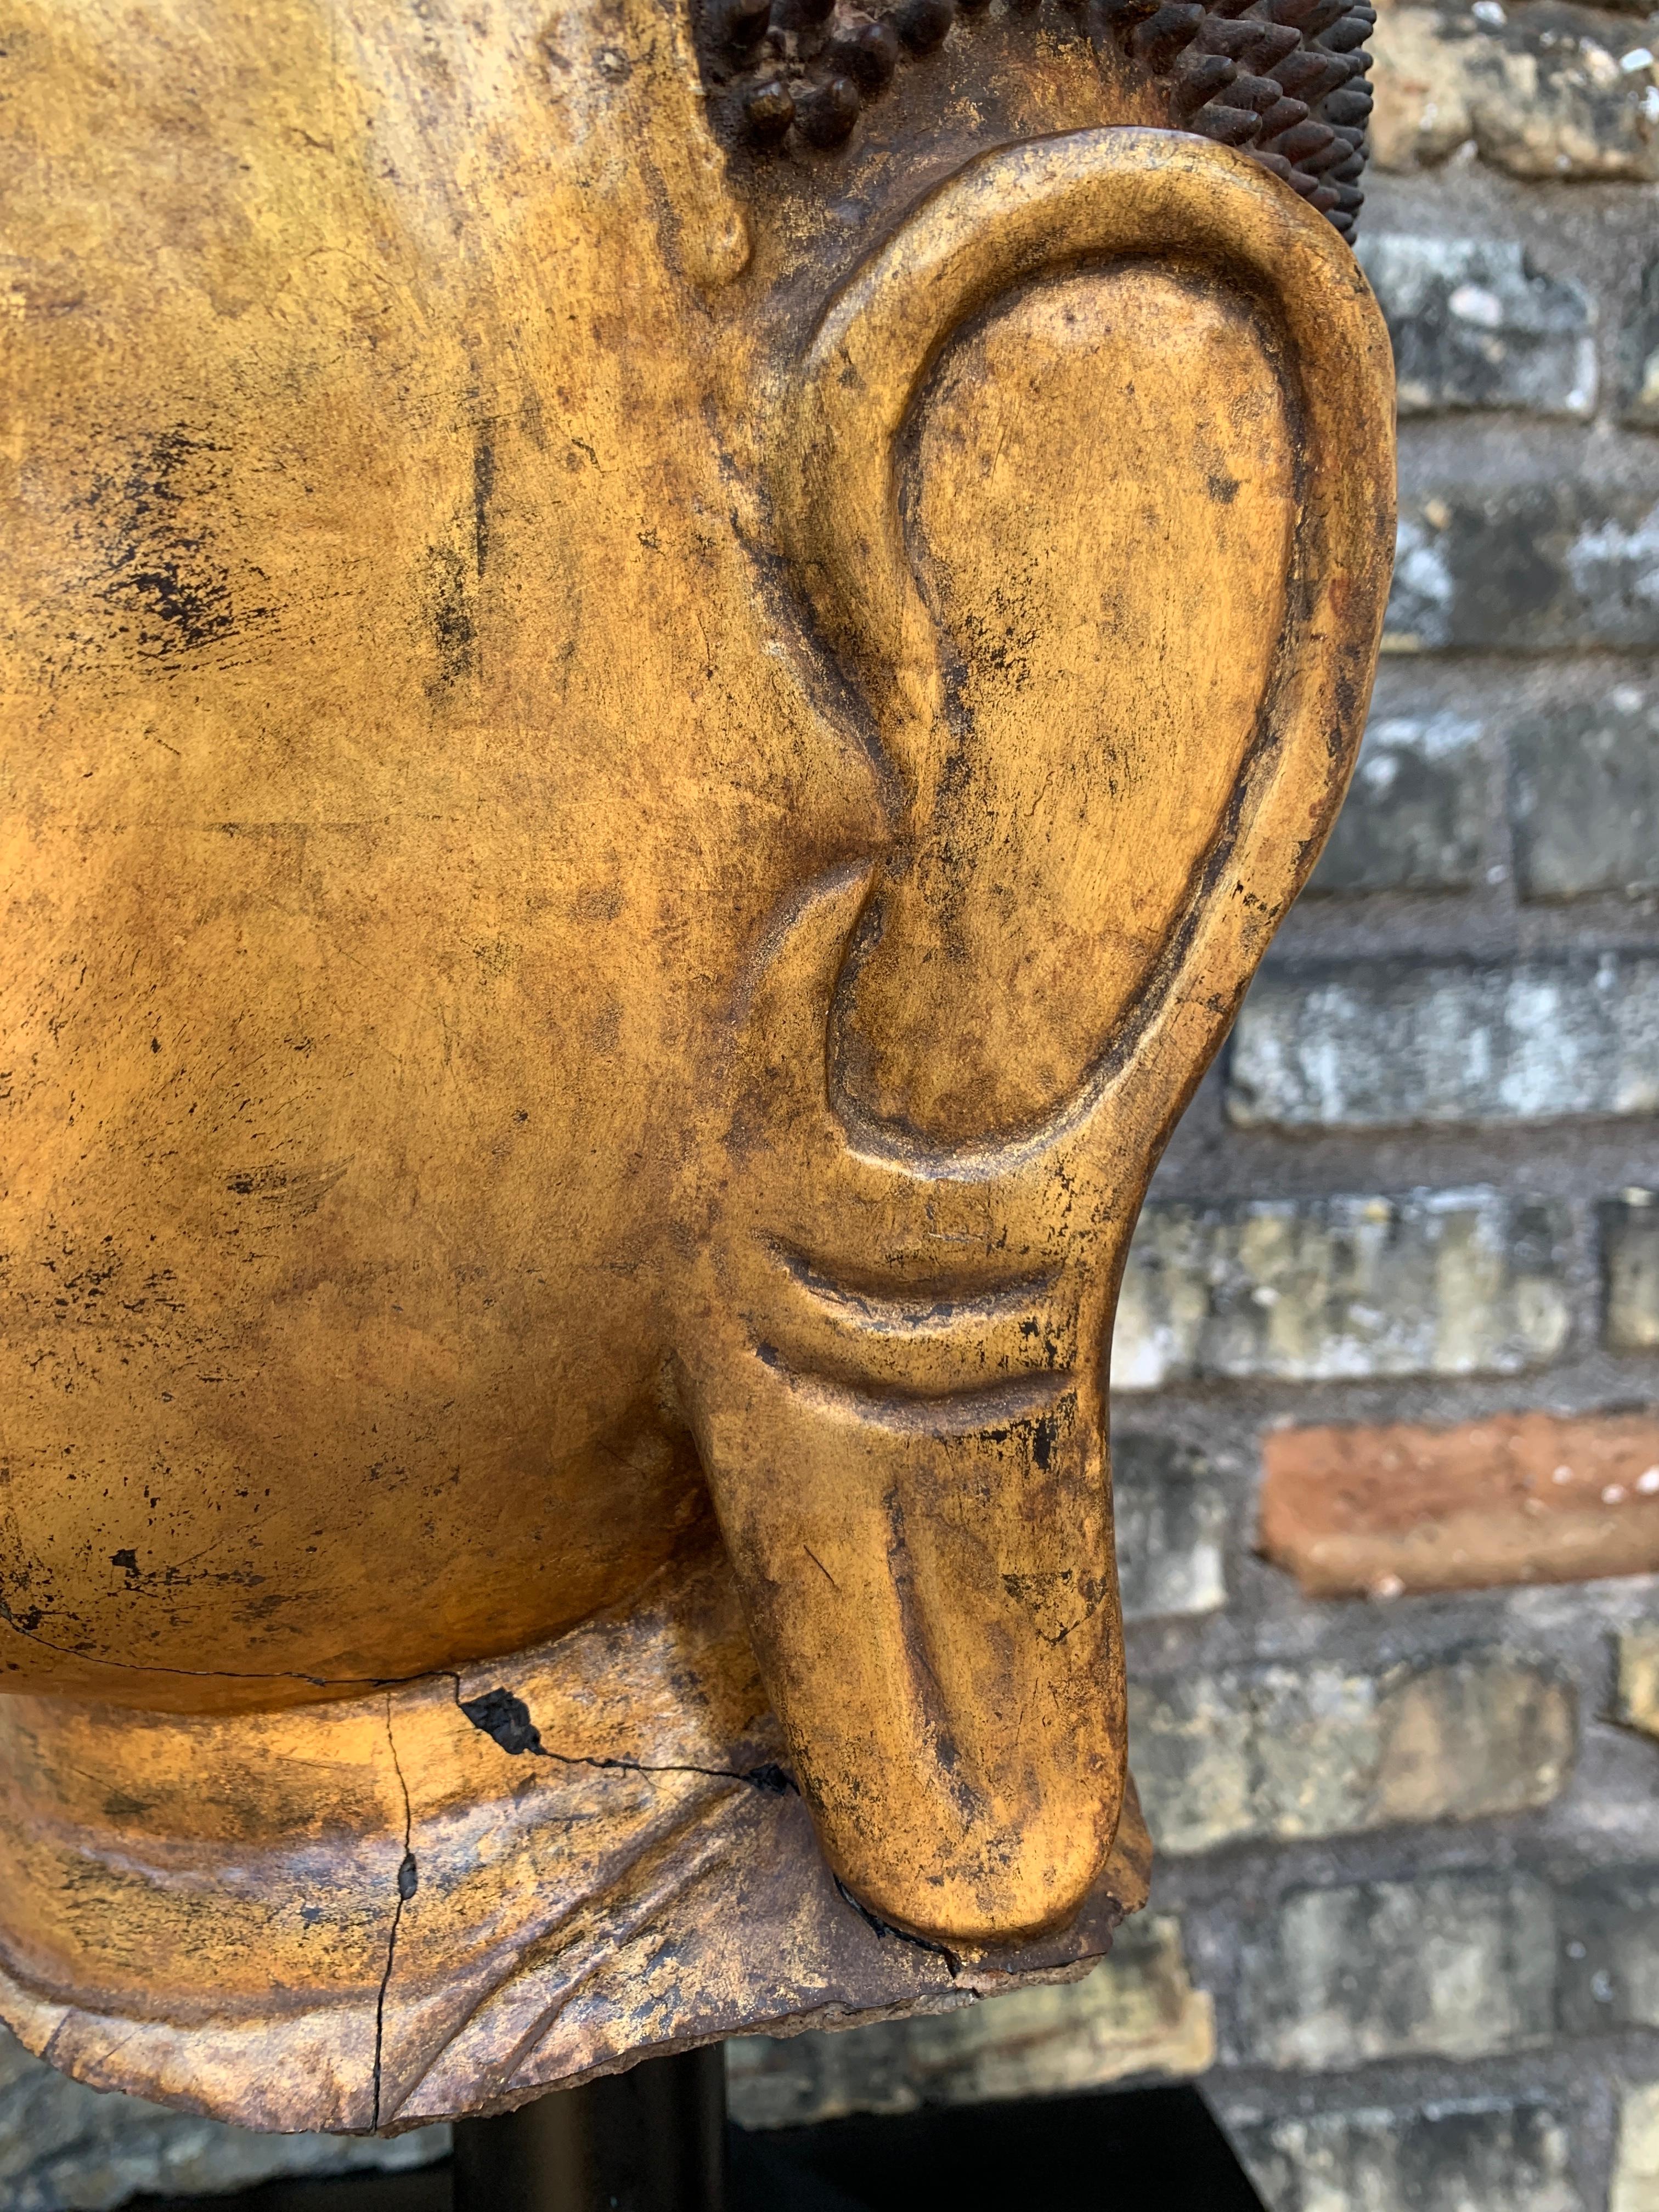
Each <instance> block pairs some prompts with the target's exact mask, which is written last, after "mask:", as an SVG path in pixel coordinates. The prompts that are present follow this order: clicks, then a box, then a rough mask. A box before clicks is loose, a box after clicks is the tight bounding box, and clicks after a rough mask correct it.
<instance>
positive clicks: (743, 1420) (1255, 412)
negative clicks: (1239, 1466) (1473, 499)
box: [0, 0, 1391, 2128]
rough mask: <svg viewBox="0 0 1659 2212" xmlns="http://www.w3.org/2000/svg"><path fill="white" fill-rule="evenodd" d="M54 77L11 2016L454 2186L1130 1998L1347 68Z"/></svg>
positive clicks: (265, 52)
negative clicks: (839, 2020)
mask: <svg viewBox="0 0 1659 2212" xmlns="http://www.w3.org/2000/svg"><path fill="white" fill-rule="evenodd" d="M0 14H3V18H4V22H5V29H6V36H5V39H4V41H3V48H4V59H3V62H0V70H3V72H4V74H5V76H7V78H8V79H9V81H10V82H9V100H8V103H7V110H6V112H7V114H8V116H9V118H10V119H9V123H8V125H7V129H8V131H9V133H10V142H9V148H8V150H7V153H6V156H5V159H6V164H7V179H6V181H7V190H6V194H5V200H6V206H7V213H6V216H5V217H4V224H5V228H6V232H7V244H6V251H7V253H8V255H9V263H8V267H9V272H10V273H9V291H8V299H9V310H10V313H9V341H8V344H9V366H8V370H7V375H6V389H7V398H8V400H9V405H10V407H11V410H12V416H13V422H12V427H11V430H10V435H9V443H8V447H7V453H8V466H9V469H10V470H11V471H12V474H13V479H14V499H13V502H12V505H11V507H10V513H11V516H12V520H11V523H10V525H9V548H8V560H7V563H6V568H5V574H4V576H3V580H0V593H3V599H4V606H5V622H4V630H5V636H6V641H7V665H6V671H5V677H4V693H3V714H4V718H5V728H6V739H5V748H4V757H5V763H6V776H7V798H8V807H7V822H6V830H5V859H6V890H5V896H6V902H7V903H6V914H7V934H6V945H7V950H6V954H5V959H4V976H3V981H4V990H5V1017H4V1052H3V1055H0V1060H3V1066H4V1067H5V1069H6V1071H7V1073H6V1076H5V1082H4V1085H3V1086H0V1087H3V1089H4V1092H5V1117H6V1118H5V1121H4V1124H3V1126H4V1130H5V1143H4V1176H3V1184H4V1191H3V1199H0V1207H3V1235H0V1255H3V1282H4V1291H3V1296H4V1308H3V1315H0V1341H3V1349H0V1375H3V1386H0V1389H3V1395H0V1404H3V1451H0V1461H3V1477H0V1662H3V1671H0V1690H3V1691H5V1692H10V1693H11V1694H10V1695H9V1696H5V1697H0V1758H3V1759H5V1761H6V1762H7V1765H8V1772H9V1790H8V1796H7V1809H6V1811H5V1812H4V1814H3V1816H0V2015H3V2016H4V2017H6V2018H7V2019H8V2020H9V2021H11V2023H12V2024H13V2025H14V2026H15V2027H16V2028H17V2029H18V2031H19V2032H20V2033H22V2034H23V2035H24V2036H25V2038H26V2039H27V2040H29V2041H30V2042H31V2043H32V2044H33V2045H34V2047H36V2048H37V2049H46V2050H48V2051H49V2052H50V2053H51V2055H52V2056H53V2057H56V2058H57V2059H58V2060H59V2061H60V2063H64V2064H66V2065H68V2066H69V2067H70V2068H71V2069H73V2070H76V2071H77V2072H80V2073H82V2074H83V2075H85V2076H86V2077H87V2078H88V2079H92V2080H94V2081H103V2082H106V2083H109V2084H112V2085H114V2086H119V2087H127V2088H137V2089H140V2090H142V2091H143V2092H145V2093H149V2094H150V2095H153V2096H161V2097H164V2098H171V2099H173V2100H177V2101H180V2102H183V2103H186V2104H194V2105H196V2106H199V2107H201V2108H203V2109H207V2110H211V2111H216V2112H223V2113H226V2114H228V2116H231V2117H234V2118H242V2119H244V2120H248V2121H252V2123H254V2124H266V2125H278V2126H300V2125H313V2126H338V2127H359V2128H362V2127H371V2126H380V2127H386V2126H392V2125H399V2124H414V2122H415V2121H416V2120H419V2119H422V2118H430V2117H434V2116H435V2115H438V2114H441V2113H444V2112H454V2111H459V2110H465V2109H470V2108H476V2107H479V2106H485V2105H489V2104H492V2103H494V2104H499V2103H506V2102H511V2101H513V2100H514V2099H515V2098H521V2097H522V2096H523V2095H526V2094H528V2093H530V2091H531V2089H532V2088H533V2087H536V2086H538V2085H539V2084H542V2083H545V2082H548V2081H556V2080H560V2079H567V2078H571V2077H573V2076H574V2075H577V2074H580V2072H581V2071H582V2070H584V2069H590V2070H591V2069H592V2067H593V2066H594V2065H596V2064H601V2063H604V2064H609V2063H622V2062H623V2060H625V2059H626V2058H627V2057H629V2056H632V2055H635V2054H636V2053H640V2052H643V2051H646V2050H648V2049H653V2048H663V2047H667V2046H668V2045H670V2044H671V2043H672V2042H673V2041H674V2040H675V2039H676V2038H677V2037H678V2038H679V2039H684V2038H685V2037H687V2036H695V2035H696V2034H709V2033H720V2032H724V2031H725V2030H726V2029H729V2028H731V2027H737V2026H742V2025H755V2026H764V2025H767V2024H768V2022H769V2021H774V2020H777V2019H780V2018H782V2017H784V2016H785V2015H788V2016H789V2017H791V2018H805V2017H807V2016H808V2015H811V2016H814V2017H823V2016H831V2015H836V2011H837V2008H839V2011H840V2013H842V2014H843V2015H844V2014H846V2013H848V2012H852V2011H856V2010H857V2009H858V2008H859V2007H860V2005H866V2006H868V2005H873V2004H876V2003H883V2004H889V2005H891V2004H895V2003H902V2002H910V2001H911V2000H912V1999H913V1998H914V2000H915V2002H922V2001H924V2000H925V2001H927V2002H933V2001H935V2000H937V2001H939V2002H945V2001H948V1999H949V1996H950V1994H951V1990H950V1986H949V1978H950V1977H955V1978H956V1980H957V1983H958V1984H960V1986H961V1988H962V1989H964V1990H965V1989H967V1988H969V1986H970V1985H971V1986H973V1987H978V1986H981V1985H983V1986H994V1985H996V1977H997V1975H998V1974H1003V1975H1004V1976H1005V1978H1006V1973H1008V1972H1013V1971H1014V1970H1015V1969H1014V1968H1013V1967H1012V1966H1008V1965H1007V1963H1006V1962H1007V1961H1009V1960H1019V1959H1024V1960H1028V1961H1029V1962H1031V1964H1032V1971H1042V1972H1048V1971H1056V1972H1057V1971H1062V1970H1069V1968H1070V1966H1071V1965H1073V1964H1075V1962H1076V1961H1077V1960H1079V1958H1080V1957H1081V1956H1082V1955H1083V1950H1084V1949H1086V1948H1087V1947H1086V1945H1085V1946H1084V1947H1083V1949H1079V1947H1078V1941H1080V1939H1078V1941H1074V1940H1073V1938H1071V1937H1069V1936H1067V1933H1066V1931H1067V1930H1068V1929H1073V1928H1075V1927H1078V1926H1082V1925H1085V1924H1086V1921H1087V1916H1086V1912H1085V1920H1084V1922H1081V1923H1080V1922H1079V1918H1078V1916H1079V1912H1080V1911H1083V1910H1084V1908H1085V1900H1087V1899H1089V1898H1090V1897H1091V1895H1094V1894H1098V1893H1099V1889H1100V1884H1101V1881H1102V1880H1103V1869H1108V1870H1109V1868H1110V1865H1111V1863H1112V1862H1111V1854H1112V1852H1113V1849H1114V1839H1115V1838H1118V1837H1119V1832H1120V1820H1121V1814H1122V1807H1123V1803H1124V1795H1125V1729H1124V1719H1123V1669H1122V1656H1121V1632H1120V1626H1119V1617H1118V1607H1117V1599H1116V1579H1115V1564H1114V1557H1113V1548H1112V1528H1111V1511H1110V1498H1109V1476H1108V1449H1107V1407H1106V1393H1105V1371H1106V1370H1105V1360H1106V1352H1107V1348H1108V1346H1109V1335H1110V1326H1111V1317H1112V1310H1113V1304H1114V1300H1115V1292H1116V1286H1117V1283H1118V1279H1119V1275H1120V1273H1121V1267H1122V1262H1123V1258H1124V1255H1125V1251H1126V1249H1127V1243H1128V1240H1129V1237H1130V1235H1131V1232H1132V1231H1133V1225H1134V1219H1135V1215H1136V1212H1137V1208H1138V1206H1139V1202H1140V1199H1141V1196H1142V1194H1143V1193H1144V1190H1145V1188H1146V1181H1147V1178H1148V1176H1149V1175H1150V1174H1151V1171H1152V1167H1153V1165H1154V1164H1155V1162H1156V1159H1157V1157H1158V1152H1159V1149H1160V1147H1161V1146H1162V1145H1163V1143H1164V1139H1165V1138H1166V1136H1167V1134H1168V1133H1169V1131H1170V1127H1171V1126H1172V1125H1173V1123H1174V1121H1175V1120H1176V1116H1177V1115H1178V1114H1179V1113H1180V1110H1181V1109H1182V1105H1183V1104H1184V1103H1185V1102H1186V1100H1187V1098H1188V1097H1189V1095H1190V1093H1191V1091H1192V1090H1193V1088H1194V1085H1195V1084H1196V1082H1197V1080H1198V1079H1199V1077H1200V1074H1201V1073H1202V1071H1203V1069H1204V1067H1205V1066H1206V1063H1207V1061H1208V1060H1209V1059H1210V1057H1211V1055H1212V1054H1213V1052H1214V1051H1215V1049H1216V1048H1217V1046H1218V1042H1220V1040H1221V1038H1222V1036H1224V1034H1225V1030H1226V1026H1227V1024H1228V1022H1229V1021H1230V1019H1231V1016H1232V1014H1233V1012H1234V1011H1235V1010H1236V1008H1237V1004H1238V1001H1239V1000H1240V997H1241V996H1242V994H1243V990H1244V988H1245V987H1246V985H1247V983H1248V981H1249V977H1250V975H1251V974H1252V972H1253V970H1254V969H1255V965H1256V963H1257V962H1258V961H1259V959H1260V957H1261V953H1262V951H1263V950H1264V948H1265V946H1266V945H1267V941H1268V939H1270V937H1271V935H1272V933H1273V929H1274V927H1275V926H1276V924H1277V923H1278V921H1279V918H1280V917H1281V915H1283V913H1284V912H1285V908H1286V906H1287V905H1288V903H1289V902H1290V901H1291V898H1292V897H1293V896H1294V895H1295V893H1296V891H1297V888H1298V887H1299V885H1300V884H1301V882H1302V881H1303V879H1304V877H1305V875H1306V873H1307V871H1308V870H1309V868H1310V866H1312V863H1313V860H1314V859H1315V857H1316V854H1317V851H1318V848H1319V846H1320V843H1321V841H1322V837H1323V836H1324V834H1325V832H1326V830H1327V829H1328V827H1329V824H1330V822H1331V820H1332V818H1333V817H1334V812H1335V810H1336V807H1337V805H1338V804H1339V803H1340V796H1341V793H1342V789H1343V787H1344V783H1345V781H1346V775H1347V773H1348V769H1349V767H1350V765H1351V763H1352V753H1353V749H1354V746H1355V744H1357V741H1358V732H1359V729H1360V726H1361V724H1362V722H1363V719H1364V709H1365V705H1366V701H1367V696H1368V692H1369V687H1370V676H1371V669H1372V663H1373V657H1374V653H1375V650H1376V636H1377V631H1378V628H1379V623H1380V617H1381V610H1382V602H1383V592H1384V587H1385V584H1386V580H1387V568H1388V556H1389V545H1390V543H1391V528H1390V512H1391V509H1390V499H1391V465H1390V464H1391V449H1390V416H1389V368H1388V356H1387V346H1386V341H1385V338H1384V336H1383V331H1382V327H1381V324H1380V321H1379V319H1378V317H1377V314H1376V310H1375V307H1374V306H1373V304H1372V303H1371V301H1370V296H1369V294H1368V293H1367V291H1366V289H1365V287H1364V283H1363V280H1362V279H1361V277H1360V276H1359V274H1358V270H1357V268H1356V266H1355V264H1354V263H1353V260H1352V255H1351V253H1350V251H1349V248H1348V246H1347V245H1346V242H1345V234H1346V232H1347V231H1348V230H1350V229H1351V228H1352V222H1353V219H1354V216H1355V212H1356V210H1357V209H1358V204H1359V193H1358V184H1357V179H1358V173H1359V168H1360V164H1361V161H1362V158H1363V149H1362V143H1361V140H1362V131H1363V123H1364V113H1365V110H1366V106H1367V94H1366V93H1365V91H1364V79H1363V71H1364V65H1365V64H1364V54H1363V52H1362V51H1361V46H1362V40H1363V38H1364V31H1365V28H1366V26H1367V24H1368V23H1369V21H1370V10H1369V9H1367V8H1366V7H1364V6H1363V5H1347V4H1346V0H1244V4H1243V5H1240V4H1238V0H1223V3H1222V4H1212V5H1211V6H1209V7H1207V8H1206V6H1204V5H1202V4H1200V0H1167V4H1164V5H1161V6H1154V0H1104V4H1102V0H1090V4H1089V5H1088V6H1086V7H1085V6H1079V7H1076V8H1073V7H1070V6H1066V5H1062V4H1060V0H990V4H989V5H988V6H984V5H981V6H980V7H978V8H977V9H969V8H968V7H967V6H966V5H965V4H964V5H963V7H962V8H961V9H960V10H959V12H957V13H954V14H953V11H952V7H951V0H900V4H899V5H898V6H897V8H896V9H895V10H894V11H893V12H892V13H891V14H890V15H889V14H887V13H884V12H880V11H876V12H872V13H869V14H866V13H865V12H863V11H862V10H861V9H859V8H858V7H856V6H854V5H853V4H852V0H833V4H831V5H829V6H828V8H827V9H826V6H825V4H824V0H771V4H770V8H769V9H768V7H767V5H766V0H708V4H707V5H706V6H705V7H704V8H703V9H702V12H701V13H698V12H696V9H693V10H692V12H690V13H688V12H687V8H686V0H568V4H563V0H533V4H532V0H466V4H463V0H418V4H416V0H326V4H325V0H162V3H161V4H150V5H148V6H146V7H143V8H138V7H136V6H133V5H131V4H129V0H4V5H3V9H0ZM792 1823H793V1826H792V1825H791V1824H792ZM780 1838H784V1839H786V1841H787V1839H790V1838H793V1841H789V1842H788V1848H789V1849H790V1850H797V1851H799V1852H805V1853H809V1854H810V1855H811V1858H812V1866H813V1869H815V1871H813V1873H812V1874H811V1880H810V1881H809V1880H808V1877H807V1876H806V1875H801V1876H800V1877H799V1881H798V1882H797V1885H796V1887H795V1888H794V1889H793V1890H791V1891H790V1893H789V1899H787V1900H786V1904H785V1905H780V1904H779V1903H778V1893H777V1890H776V1884H775V1881H774V1882H773V1887H771V1888H770V1889H769V1887H768V1883H769V1881H772V1879H773V1878H772V1875H770V1874H769V1872H768V1869H769V1868H775V1864H776V1863H777V1854H778V1853H779V1852H780V1851H781V1850H784V1848H785V1844H784V1843H783V1842H781V1841H780ZM1124 1849H1125V1845H1124V1844H1123V1842H1122V1841H1121V1839H1120V1841H1119V1844H1118V1850H1119V1856H1120V1858H1121V1856H1122V1852H1123V1850H1124ZM819 1854H821V1859H820V1857H819V1856H818V1855H819ZM769 1855H770V1856H769ZM1131 1856H1133V1854H1131ZM1132 1873H1133V1869H1132V1870H1131V1875H1132ZM1131 1875H1126V1874H1121V1878H1120V1879H1119V1880H1118V1882H1117V1887H1116V1889H1115V1891H1114V1892H1113V1895H1114V1897H1115V1907H1114V1909H1115V1910H1116V1909H1121V1906H1122V1905H1123V1904H1124V1903H1125V1902H1126V1900H1127V1901H1133V1899H1130V1898H1129V1891H1130V1890H1132V1889H1133V1879H1132V1878H1131ZM803 1884H805V1887H802V1885H803ZM814 1885H816V1886H814ZM808 1888H810V1889H811V1899H810V1900H809V1901H808V1902H807V1903H803V1902H802V1901H801V1900H802V1899H803V1898H805V1895H806V1890H807V1889H808ZM618 1899H621V1900H623V1902H622V1903H620V1904H619V1903H618V1902H617V1900H618ZM809 1906H810V1909H809ZM833 1913H840V1914H842V1916H843V1917H844V1918H845V1920H846V1922H847V1924H848V1927H849V1928H850V1929H853V1930H854V1932H855V1934H856V1936H857V1938H858V1940H859V1941H865V1940H866V1939H867V1942H868V1943H869V1944H870V1945H872V1946H874V1947H876V1948H877V1950H878V1952H879V1955H880V1957H881V1959H882V1960H884V1961H887V1962H889V1963H888V1964H887V1965H885V1966H883V1968H882V1969H881V1971H882V1972H883V1973H886V1974H888V1976H889V1983H890V1985H889V1983H883V1984H881V1986H880V1987H879V1988H878V1987H877V1984H876V1983H875V1982H872V1981H871V1980H869V1979H868V1978H867V1976H866V1978H865V1979H860V1975H862V1974H864V1973H865V1969H864V1967H863V1966H859V1967H858V1968H857V1970H856V1972H855V1971H854V1968H853V1967H851V1966H848V1967H847V1968H846V1970H845V1972H842V1971H841V1970H840V1969H838V1968H836V1967H835V1966H834V1964H833V1961H832V1962H831V1965H830V1966H823V1962H822V1957H821V1955H820V1954H823V1946H824V1944H825V1943H828V1942H829V1937H827V1936H824V1935H823V1929H824V1928H825V1927H826V1926H827V1925H828V1924H829V1923H828V1922H827V1921H826V1920H825V1919H824V1917H823V1916H824V1915H826V1914H833ZM860 1914H862V1916H863V1917H862V1918H860ZM815 1915H816V1916H817V1917H813V1916H815ZM734 1929H735V1930H736V1933H735V1934H734V1933H733V1932H732V1931H733V1930H734ZM745 1929H747V1930H748V1931H749V1933H748V1936H747V1937H746V1938H745V1936H744V1930H745ZM665 1930H667V1931H668V1932H667V1933H666V1934H665ZM779 1931H782V1932H781V1933H780V1932H779ZM836 1940H837V1941H839V1940H840V1938H836ZM852 1940H853V1939H852V1937H848V1941H849V1942H851V1941H852ZM1068 1942H1070V1943H1071V1944H1072V1948H1070V1949H1069V1950H1068V1949H1067V1948H1066V1946H1067V1943H1068ZM815 1945H816V1946H817V1950H815V1949H814V1946H815ZM423 1946H424V1947H425V1948H422V1947H423ZM1045 1947H1046V1948H1045ZM767 1948H770V1950H771V1952H772V1954H773V1955H772V1956H770V1957H769V1958H766V1959H764V1960H762V1959H760V1958H759V1957H758V1955H757V1954H758V1953H759V1952H761V1951H763V1950H765V1949H767ZM831 1948H833V1945H832V1946H831ZM1096 1948H1098V1945H1096ZM850 1956H851V1954H850V1953H849V1954H848V1957H850ZM618 1960H621V1961H623V1964H622V1965H618V1964H617V1961H618ZM815 1960H816V1961H817V1963H816V1964H815V1963H814V1962H815ZM998 1961H1002V1962H1003V1964H1002V1965H999V1964H998ZM872 1971H873V1970H872ZM975 1973H978V1974H979V1975H980V1976H981V1982H980V1983H975V1982H974V1980H973V1977H974V1975H975ZM838 1974H839V1977H840V1978H839V1979H838ZM768 1975H770V1976H771V1977H772V1978H773V1980H772V1982H766V1980H765V1978H766V1976H768ZM815 1976H816V1979H815V1978H814V1977H815ZM906 1976H911V1977H913V1978H915V1977H920V1979H915V1980H914V1985H913V1982H912V1981H907V1980H906V1979H905V1977H906ZM941 1976H944V1977H945V1979H944V1980H941V1979H940V1977H941ZM791 1977H793V1980H792V1979H791ZM894 1977H896V1980H895V1979H893V1978H894ZM930 1977H931V1979H930ZM964 1977H965V1979H964ZM878 1980H879V1976H878ZM763 1982H764V1983H765V1986H766V1988H767V1989H771V1988H772V1987H773V1984H774V1983H776V1984H777V1985H778V1986H780V1987H781V1986H782V1984H783V1983H787V1984H788V1987H789V1989H790V1990H793V1991H794V1992H795V1995H794V1996H791V1997H790V1998H789V2000H788V2002H785V2001H784V2000H783V1999H781V1998H779V1997H776V1996H768V1995H764V1994H763V1993H762V1984H763ZM555 1984H556V1997H557V2001H556V2002H554V2001H553V1999H552V1998H551V1997H550V1995H549V1992H550V1990H553V1989H554V1986H555ZM941 1990H943V1991H944V1992H945V1994H944V1995H943V1996H941V1995H940V1994H939V1993H940V1991H941ZM619 1991H620V1992H621V1994H618V1992H619ZM802 1992H806V1994H805V1995H803V1994H801V1993H802ZM584 2008H586V2009H584ZM699 2008H701V2009H699ZM601 2015H603V2018H601ZM550 2022H554V2023H555V2025H552V2026H550ZM688 2023H690V2024H689V2025H688Z"/></svg>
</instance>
